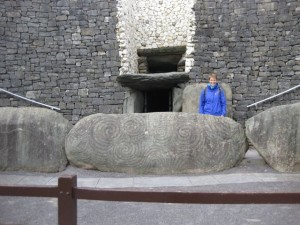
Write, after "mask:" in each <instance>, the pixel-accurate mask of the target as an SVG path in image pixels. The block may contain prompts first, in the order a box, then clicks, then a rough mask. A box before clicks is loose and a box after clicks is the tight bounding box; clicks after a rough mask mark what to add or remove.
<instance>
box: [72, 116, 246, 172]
mask: <svg viewBox="0 0 300 225" xmlns="http://www.w3.org/2000/svg"><path fill="white" fill-rule="evenodd" d="M219 121H220V119H217V118H213V117H207V118H206V117H204V116H201V115H199V114H187V113H149V114H123V115H116V114H113V115H112V114H108V115H105V114H100V115H97V116H94V117H93V119H90V120H84V121H83V122H82V124H79V125H78V126H76V129H77V130H75V131H74V132H71V133H73V134H72V135H74V136H75V137H76V138H70V139H69V140H75V141H74V143H75V145H76V146H74V147H73V148H74V150H73V153H74V155H77V157H78V158H77V160H78V161H80V162H79V163H76V165H84V166H86V165H88V164H91V165H90V167H91V168H94V167H95V168H98V169H99V170H102V171H116V172H128V171H129V172H142V173H176V172H180V171H184V172H186V171H190V170H191V171H193V170H203V171H205V172H207V171H216V170H218V168H221V169H224V168H225V167H226V166H227V167H228V163H230V165H234V164H235V162H236V161H237V160H238V157H237V156H236V155H238V156H241V155H242V154H240V153H239V154H236V151H237V150H229V149H227V148H236V147H238V148H239V145H240V144H239V143H243V140H241V139H242V138H244V136H243V135H240V136H239V135H238V134H235V135H231V134H227V133H226V132H231V131H232V130H234V129H228V128H229V127H231V125H230V124H224V125H220V124H218V123H219ZM221 122H222V123H228V122H231V121H229V120H221ZM79 123H80V122H79ZM86 128H88V131H87V129H86ZM224 128H226V129H227V130H225V131H224ZM79 132H85V133H84V134H83V135H82V136H81V135H80V133H79ZM87 134H89V135H87ZM230 135H231V136H233V137H234V138H238V139H239V140H237V141H235V142H230V141H227V140H226V138H227V137H228V136H230ZM77 138H78V139H79V140H80V141H78V140H76V139H77ZM233 143H236V146H235V145H233ZM77 146H81V147H80V148H84V149H76V148H77ZM222 146H223V149H221V148H222ZM224 148H226V149H225V150H224ZM75 149H76V150H75ZM78 151H82V152H83V153H79V152H78ZM243 151H244V150H243ZM84 154H91V155H92V157H86V156H84ZM72 160H73V158H72ZM86 160H89V161H86ZM74 164H75V163H74Z"/></svg>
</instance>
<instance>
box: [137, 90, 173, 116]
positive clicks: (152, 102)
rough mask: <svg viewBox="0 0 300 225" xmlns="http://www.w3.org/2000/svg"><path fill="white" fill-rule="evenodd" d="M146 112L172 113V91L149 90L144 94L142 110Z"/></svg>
mask: <svg viewBox="0 0 300 225" xmlns="http://www.w3.org/2000/svg"><path fill="white" fill-rule="evenodd" d="M143 111H144V112H145V113H148V112H172V91H171V90H151V91H145V92H144V110H143Z"/></svg>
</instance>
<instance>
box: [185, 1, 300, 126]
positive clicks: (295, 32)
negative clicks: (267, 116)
mask: <svg viewBox="0 0 300 225" xmlns="http://www.w3.org/2000/svg"><path fill="white" fill-rule="evenodd" d="M194 9H195V15H196V21H197V25H196V31H195V36H194V40H193V42H194V43H195V52H194V55H193V58H194V66H193V67H192V70H191V72H190V77H191V83H194V82H201V81H207V75H208V74H209V73H210V72H211V71H215V72H217V73H218V74H219V78H220V80H221V81H222V82H225V83H229V84H230V85H231V87H232V92H233V111H234V115H233V118H234V119H236V120H238V121H244V120H245V119H246V118H250V117H251V116H253V115H254V114H256V113H258V112H260V111H262V110H264V109H266V108H269V107H271V106H275V105H281V104H288V103H293V102H299V100H300V89H298V90H294V91H293V92H291V93H290V94H286V95H284V96H282V97H279V98H277V99H275V100H274V101H268V102H265V103H263V104H261V105H258V107H257V108H255V107H252V108H247V105H250V104H251V103H254V102H256V101H258V100H261V99H264V98H266V97H269V96H272V95H274V94H277V93H279V92H282V91H284V90H287V89H288V88H291V87H294V86H296V85H299V83H300V39H299V36H300V24H299V19H300V3H299V1H298V0H289V1H287V0H280V1H279V0H239V1H231V0H222V1H212V0H202V1H197V2H196V3H195V5H194Z"/></svg>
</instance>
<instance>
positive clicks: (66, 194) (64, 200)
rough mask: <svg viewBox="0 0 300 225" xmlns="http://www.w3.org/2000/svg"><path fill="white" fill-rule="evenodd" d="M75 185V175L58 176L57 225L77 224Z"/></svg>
mask: <svg viewBox="0 0 300 225" xmlns="http://www.w3.org/2000/svg"><path fill="white" fill-rule="evenodd" d="M76 186H77V176H76V175H71V176H63V177H59V178H58V192H59V196H58V225H77V199H76V198H75V195H74V188H76Z"/></svg>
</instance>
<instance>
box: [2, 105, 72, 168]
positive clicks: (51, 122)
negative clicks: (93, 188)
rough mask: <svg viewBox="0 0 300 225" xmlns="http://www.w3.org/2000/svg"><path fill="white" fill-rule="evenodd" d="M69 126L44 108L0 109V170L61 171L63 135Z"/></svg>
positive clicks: (64, 161)
mask: <svg viewBox="0 0 300 225" xmlns="http://www.w3.org/2000/svg"><path fill="white" fill-rule="evenodd" d="M71 128H72V124H70V122H69V121H68V120H67V119H65V118H64V117H63V116H62V115H61V114H59V113H57V112H54V111H52V110H48V109H44V108H31V107H28V108H10V107H7V108H5V107H3V108H0V154H1V157H0V170H2V171H3V170H10V171H14V170H24V171H35V172H57V171H61V170H64V169H65V167H66V164H67V158H66V155H65V150H64V140H65V136H66V134H67V133H68V132H69V131H70V129H71Z"/></svg>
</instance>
